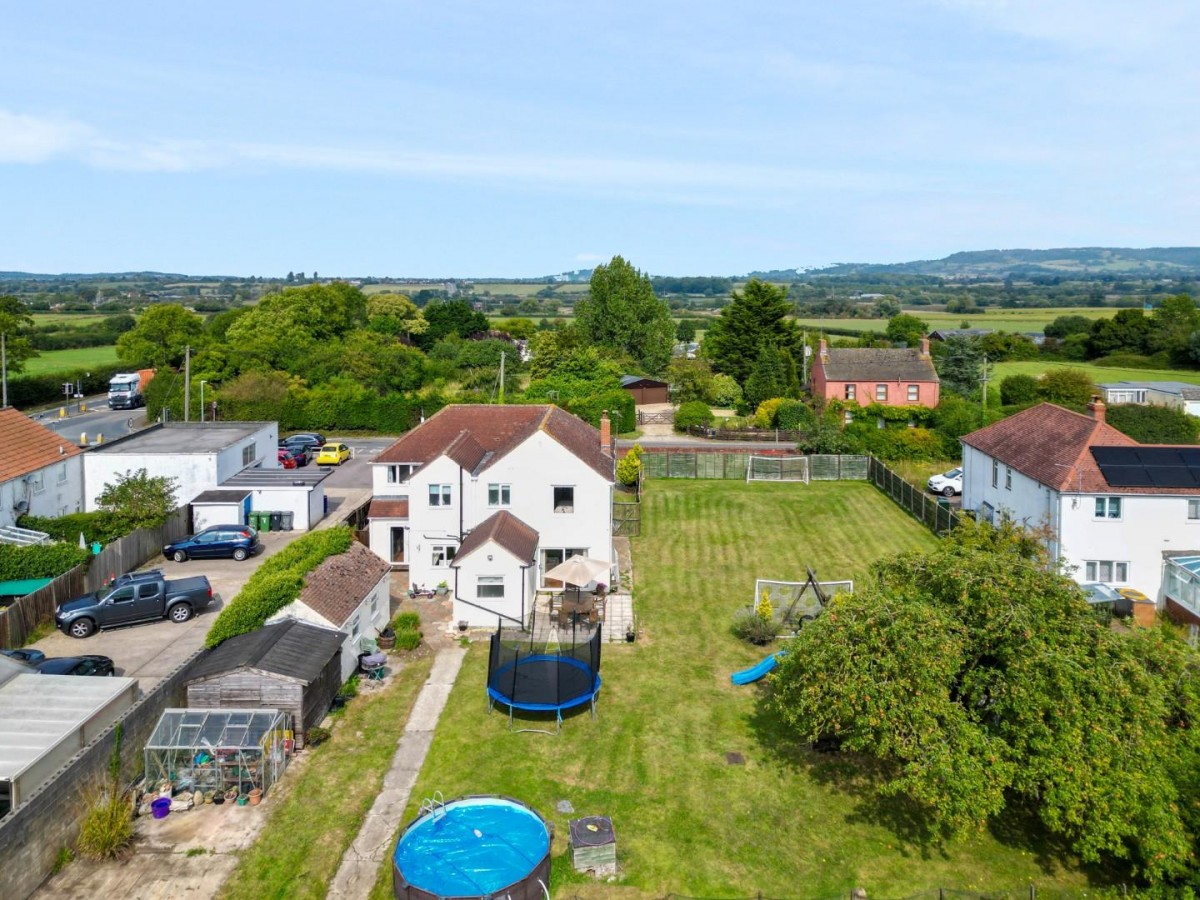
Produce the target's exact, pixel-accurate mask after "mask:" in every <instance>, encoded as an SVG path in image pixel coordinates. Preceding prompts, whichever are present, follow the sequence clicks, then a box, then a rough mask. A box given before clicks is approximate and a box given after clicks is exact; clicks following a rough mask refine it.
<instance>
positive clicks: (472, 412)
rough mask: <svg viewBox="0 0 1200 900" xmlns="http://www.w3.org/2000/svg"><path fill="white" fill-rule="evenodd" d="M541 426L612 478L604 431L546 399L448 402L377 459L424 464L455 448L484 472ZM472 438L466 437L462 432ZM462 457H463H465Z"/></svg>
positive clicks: (461, 457)
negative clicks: (536, 402)
mask: <svg viewBox="0 0 1200 900" xmlns="http://www.w3.org/2000/svg"><path fill="white" fill-rule="evenodd" d="M537 431H542V432H545V433H546V434H547V435H549V436H550V437H551V438H552V439H554V440H555V441H557V442H558V443H560V444H561V445H562V446H563V447H565V448H566V449H567V450H570V451H571V452H572V453H574V454H575V455H576V456H577V457H579V458H580V459H581V460H582V461H583V462H584V463H586V464H587V465H588V466H590V467H591V468H592V469H593V470H595V471H596V472H597V473H598V474H600V475H602V476H603V477H604V478H606V479H608V480H609V481H612V480H613V460H612V458H611V457H610V456H608V454H606V453H605V452H604V451H603V450H602V449H601V448H600V432H599V431H598V430H597V429H595V428H593V427H592V426H591V425H589V424H588V423H587V422H585V421H583V420H582V419H580V418H578V417H577V416H573V415H571V414H570V413H568V412H564V411H563V410H561V409H559V408H558V407H557V406H547V405H515V404H510V405H488V406H484V405H479V404H455V405H452V406H446V407H444V408H442V409H441V410H439V411H438V412H437V413H436V414H435V415H433V416H431V417H430V418H429V419H427V420H426V421H425V422H424V423H422V424H421V425H418V426H417V427H416V428H414V429H413V430H412V431H410V432H409V433H408V434H406V435H404V436H403V437H402V438H400V440H398V441H396V443H394V444H392V446H390V447H388V448H387V449H386V450H384V451H383V452H382V453H380V454H379V456H377V457H376V458H375V461H376V462H377V463H417V464H419V465H425V464H426V463H429V462H432V461H433V460H435V459H437V458H438V457H439V456H441V455H443V454H447V453H453V457H452V458H455V457H457V458H455V461H456V462H459V464H460V465H462V466H463V468H467V465H466V464H467V463H473V464H474V465H473V466H472V468H471V471H473V472H476V473H478V472H480V471H483V470H484V469H487V468H488V466H490V465H492V464H493V463H495V462H496V461H497V460H499V459H502V458H503V457H504V456H506V455H507V454H509V453H511V452H512V451H513V450H515V449H516V448H517V447H519V446H520V445H521V444H523V443H524V442H525V441H526V440H527V439H528V438H530V437H531V436H532V435H533V434H534V433H536V432H537ZM464 432H465V433H466V436H467V437H469V438H470V439H471V443H467V442H466V441H465V440H464V439H463V434H464ZM460 460H461V461H460Z"/></svg>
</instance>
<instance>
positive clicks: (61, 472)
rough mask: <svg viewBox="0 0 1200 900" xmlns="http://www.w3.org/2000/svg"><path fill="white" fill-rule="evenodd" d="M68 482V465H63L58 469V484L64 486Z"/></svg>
mask: <svg viewBox="0 0 1200 900" xmlns="http://www.w3.org/2000/svg"><path fill="white" fill-rule="evenodd" d="M66 480H67V464H66V463H63V464H62V465H60V466H59V467H58V483H59V484H62V483H63V482H65V481H66Z"/></svg>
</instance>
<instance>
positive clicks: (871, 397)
mask: <svg viewBox="0 0 1200 900" xmlns="http://www.w3.org/2000/svg"><path fill="white" fill-rule="evenodd" d="M940 389H941V384H940V382H939V381H938V376H937V372H936V371H935V370H934V368H933V359H932V358H931V357H930V355H929V338H921V346H920V347H919V348H917V349H905V350H894V349H886V350H883V349H875V348H861V349H860V348H853V349H833V350H831V349H829V346H828V345H827V344H826V342H825V339H824V338H822V339H821V343H820V346H819V348H818V350H817V358H816V360H815V361H814V362H813V367H812V394H813V396H814V397H824V398H825V399H827V400H842V401H844V402H846V403H857V404H858V405H859V406H869V405H870V404H872V403H879V404H881V405H883V406H928V407H930V408H933V407H935V406H937V405H938V398H939V394H940Z"/></svg>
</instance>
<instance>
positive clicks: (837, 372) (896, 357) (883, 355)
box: [818, 347, 938, 382]
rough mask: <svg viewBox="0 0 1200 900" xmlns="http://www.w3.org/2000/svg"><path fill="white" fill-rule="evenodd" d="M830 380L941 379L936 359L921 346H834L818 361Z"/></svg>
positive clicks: (934, 380)
mask: <svg viewBox="0 0 1200 900" xmlns="http://www.w3.org/2000/svg"><path fill="white" fill-rule="evenodd" d="M818 365H821V366H823V368H824V369H825V378H826V380H828V381H932V382H936V381H938V376H937V372H936V371H935V370H934V368H933V360H931V359H930V358H929V357H928V356H923V355H922V354H921V351H920V350H919V349H901V350H896V349H880V348H875V347H864V348H842V347H838V348H833V349H830V350H827V351H826V358H825V359H824V360H818Z"/></svg>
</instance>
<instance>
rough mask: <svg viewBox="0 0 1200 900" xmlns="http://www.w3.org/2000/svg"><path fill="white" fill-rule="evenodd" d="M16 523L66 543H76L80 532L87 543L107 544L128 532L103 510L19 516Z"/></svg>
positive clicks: (110, 514)
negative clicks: (53, 515)
mask: <svg viewBox="0 0 1200 900" xmlns="http://www.w3.org/2000/svg"><path fill="white" fill-rule="evenodd" d="M17 524H18V525H19V526H20V527H22V528H31V529H33V530H34V531H44V532H46V534H48V535H50V537H52V538H54V539H55V540H56V541H67V542H68V543H78V541H79V535H81V534H82V535H83V539H84V540H85V541H86V542H87V543H89V544H90V543H91V542H92V541H99V542H100V543H101V544H109V543H111V542H113V541H115V540H116V539H117V538H121V537H124V536H125V535H126V534H128V533H129V529H128V528H125V527H123V526H122V525H121V523H120V521H118V519H117V518H116V517H114V516H113V514H112V513H110V512H107V511H105V510H97V511H95V512H77V513H71V514H70V515H66V516H58V517H57V518H53V519H51V518H48V517H45V516H21V518H20V519H18V520H17Z"/></svg>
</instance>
